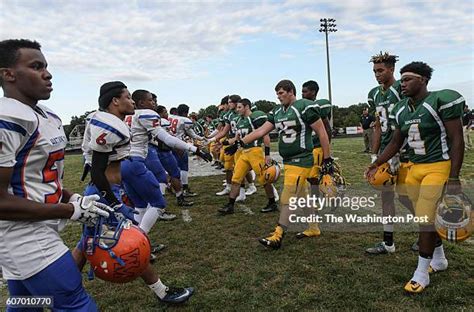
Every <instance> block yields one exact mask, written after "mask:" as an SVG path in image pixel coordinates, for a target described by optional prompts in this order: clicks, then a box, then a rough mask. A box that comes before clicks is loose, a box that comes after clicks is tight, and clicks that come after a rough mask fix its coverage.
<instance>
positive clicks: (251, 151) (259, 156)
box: [219, 99, 278, 214]
mask: <svg viewBox="0 0 474 312" xmlns="http://www.w3.org/2000/svg"><path fill="white" fill-rule="evenodd" d="M251 106H252V103H251V102H250V100H249V99H241V100H240V101H239V102H238V103H237V109H236V111H237V113H238V114H239V115H240V116H241V118H240V119H239V121H238V123H237V125H236V128H237V136H236V137H235V138H234V139H230V140H229V144H232V147H235V148H233V149H232V148H231V147H228V148H227V149H226V150H225V153H226V154H231V155H232V154H235V152H237V150H238V149H239V148H242V151H241V156H240V157H239V158H238V159H237V162H236V163H235V167H234V173H233V175H232V189H231V192H230V194H229V202H228V203H227V204H226V205H225V206H224V207H222V208H220V209H219V212H220V213H222V214H229V213H234V204H235V199H236V198H237V195H238V193H239V188H240V185H241V184H242V182H243V180H244V178H245V176H246V175H247V173H248V172H249V171H250V169H253V170H254V171H255V173H256V174H257V176H258V177H259V182H260V183H261V184H262V185H264V187H265V192H266V194H267V197H268V204H267V206H265V207H264V208H262V210H261V212H271V211H275V210H277V208H278V207H277V204H276V201H275V195H274V194H273V185H272V183H265V181H264V177H263V171H264V168H265V165H266V164H267V165H270V164H271V158H270V136H269V135H268V134H266V135H265V136H263V143H264V146H265V149H264V151H265V154H264V151H262V147H261V144H262V140H261V139H258V140H255V141H253V142H250V143H248V144H245V145H243V146H237V145H233V144H234V141H235V140H236V139H241V138H243V137H245V136H246V135H247V134H249V133H252V131H254V130H256V129H258V128H259V127H260V126H261V125H263V124H264V123H265V122H266V121H267V115H266V114H265V113H264V112H261V111H254V112H252V111H251V110H250V107H251Z"/></svg>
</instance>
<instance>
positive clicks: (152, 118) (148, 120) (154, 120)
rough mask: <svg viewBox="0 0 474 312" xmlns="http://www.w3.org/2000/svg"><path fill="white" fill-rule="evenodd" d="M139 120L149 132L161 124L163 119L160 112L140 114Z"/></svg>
mask: <svg viewBox="0 0 474 312" xmlns="http://www.w3.org/2000/svg"><path fill="white" fill-rule="evenodd" d="M138 122H139V123H140V124H141V125H142V126H143V127H144V128H145V129H146V131H147V132H152V131H153V130H154V129H155V128H156V127H159V126H160V123H161V120H160V116H159V115H158V114H147V115H141V116H139V117H138Z"/></svg>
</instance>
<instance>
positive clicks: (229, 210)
mask: <svg viewBox="0 0 474 312" xmlns="http://www.w3.org/2000/svg"><path fill="white" fill-rule="evenodd" d="M217 211H218V212H219V213H221V214H224V215H226V214H232V213H234V205H232V204H231V203H227V204H225V206H224V207H222V208H219V209H218V210H217Z"/></svg>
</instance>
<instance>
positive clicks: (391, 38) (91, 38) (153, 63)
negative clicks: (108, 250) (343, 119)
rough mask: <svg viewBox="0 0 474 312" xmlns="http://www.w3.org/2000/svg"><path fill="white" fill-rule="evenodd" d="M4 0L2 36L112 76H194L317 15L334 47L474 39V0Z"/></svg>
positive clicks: (310, 27) (296, 31) (307, 25)
mask: <svg viewBox="0 0 474 312" xmlns="http://www.w3.org/2000/svg"><path fill="white" fill-rule="evenodd" d="M0 1H1V3H2V10H1V11H0V20H1V22H0V28H1V29H2V30H3V31H2V32H1V33H0V38H1V39H4V38H14V37H28V38H35V39H36V40H38V41H40V42H41V43H42V44H43V46H44V49H45V51H46V52H47V55H48V60H49V62H50V63H51V64H52V65H54V66H56V67H59V68H61V69H68V70H73V71H78V72H87V73H92V74H94V73H97V72H100V73H101V75H103V76H104V77H108V78H117V77H128V78H129V79H131V78H133V79H135V80H150V79H180V78H190V77H193V76H195V74H193V71H194V70H195V64H196V63H198V62H200V61H202V60H207V59H210V58H212V57H213V56H216V55H225V54H226V53H227V52H228V51H229V49H230V48H232V47H233V46H235V45H236V44H238V43H241V42H243V41H247V40H252V39H250V36H255V35H257V36H258V35H260V34H273V35H276V36H280V37H284V38H287V39H290V40H291V39H294V40H296V39H301V37H303V36H307V34H308V33H310V32H312V31H314V32H315V33H316V32H317V29H318V28H319V18H321V17H334V18H336V19H337V24H338V26H337V27H338V32H337V33H336V34H334V35H331V48H332V49H347V48H357V49H366V50H370V51H376V50H379V49H380V47H382V46H392V45H403V47H404V48H406V49H428V48H429V49H433V48H453V47H456V46H469V45H472V43H473V38H472V27H473V18H472V14H469V12H471V13H472V7H473V5H472V2H471V1H460V2H457V4H456V5H453V4H452V3H451V1H447V0H444V1H417V2H409V1H401V2H397V3H394V2H389V1H350V2H347V1H340V2H337V1H332V0H331V1H330V0H324V1H308V0H292V1H284V2H272V1H264V2H261V3H255V2H232V3H229V2H172V3H169V2H168V3H166V2H155V1H120V2H119V1H99V2H96V1H92V0H86V1H53V0H50V1H39V0H38V1H8V2H7V1H6V0H0ZM5 29H8V31H5ZM316 44H317V45H323V44H324V40H318V41H317V43H316ZM288 55H289V54H288ZM288 55H285V54H282V55H281V57H283V58H287V57H288Z"/></svg>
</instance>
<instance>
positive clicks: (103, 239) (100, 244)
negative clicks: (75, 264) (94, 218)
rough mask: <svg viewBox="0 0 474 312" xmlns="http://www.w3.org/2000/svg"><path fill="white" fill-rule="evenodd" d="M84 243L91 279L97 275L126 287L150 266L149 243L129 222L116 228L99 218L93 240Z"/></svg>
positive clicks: (90, 238) (89, 238)
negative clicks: (123, 284)
mask: <svg viewBox="0 0 474 312" xmlns="http://www.w3.org/2000/svg"><path fill="white" fill-rule="evenodd" d="M84 239H85V244H86V246H85V253H86V257H87V260H88V261H89V263H90V266H91V273H90V275H93V274H95V276H97V277H98V278H100V279H102V280H105V281H109V282H113V283H127V282H129V281H132V280H134V279H135V278H137V277H139V276H140V275H141V274H142V273H143V271H144V270H145V269H146V268H147V266H148V264H149V261H150V252H151V246H150V241H149V240H148V237H147V236H146V234H145V233H144V232H143V231H142V230H141V229H140V228H138V227H136V226H134V225H132V224H131V222H130V221H125V220H123V221H120V222H119V223H118V224H117V226H116V227H115V228H114V227H111V226H109V225H106V224H105V222H104V219H103V218H100V220H99V222H97V224H96V226H95V228H94V234H93V236H85V237H84Z"/></svg>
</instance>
